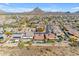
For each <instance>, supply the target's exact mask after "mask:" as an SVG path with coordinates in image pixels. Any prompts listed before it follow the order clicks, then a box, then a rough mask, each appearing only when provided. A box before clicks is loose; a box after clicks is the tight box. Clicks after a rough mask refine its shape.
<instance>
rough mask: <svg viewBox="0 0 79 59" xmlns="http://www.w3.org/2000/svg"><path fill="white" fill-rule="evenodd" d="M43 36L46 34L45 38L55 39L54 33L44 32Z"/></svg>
mask: <svg viewBox="0 0 79 59" xmlns="http://www.w3.org/2000/svg"><path fill="white" fill-rule="evenodd" d="M45 36H46V39H55V38H56V37H55V35H54V34H52V33H49V34H45Z"/></svg>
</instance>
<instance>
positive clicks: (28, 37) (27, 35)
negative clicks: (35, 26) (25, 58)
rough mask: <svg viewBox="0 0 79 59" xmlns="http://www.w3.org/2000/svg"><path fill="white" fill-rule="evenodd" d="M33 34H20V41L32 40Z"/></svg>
mask: <svg viewBox="0 0 79 59" xmlns="http://www.w3.org/2000/svg"><path fill="white" fill-rule="evenodd" d="M33 36H34V33H33V32H25V33H23V34H22V39H23V40H24V41H30V40H32V39H33Z"/></svg>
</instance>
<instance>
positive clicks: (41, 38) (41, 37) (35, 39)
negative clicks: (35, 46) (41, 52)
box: [33, 34, 45, 43]
mask: <svg viewBox="0 0 79 59" xmlns="http://www.w3.org/2000/svg"><path fill="white" fill-rule="evenodd" d="M44 39H45V36H44V34H34V36H33V42H35V43H36V42H44Z"/></svg>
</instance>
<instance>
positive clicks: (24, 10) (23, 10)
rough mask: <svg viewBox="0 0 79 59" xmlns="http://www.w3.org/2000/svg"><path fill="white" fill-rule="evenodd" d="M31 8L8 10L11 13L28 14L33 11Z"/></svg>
mask: <svg viewBox="0 0 79 59" xmlns="http://www.w3.org/2000/svg"><path fill="white" fill-rule="evenodd" d="M31 10H32V9H31V8H15V9H14V8H10V9H8V11H9V12H28V11H31Z"/></svg>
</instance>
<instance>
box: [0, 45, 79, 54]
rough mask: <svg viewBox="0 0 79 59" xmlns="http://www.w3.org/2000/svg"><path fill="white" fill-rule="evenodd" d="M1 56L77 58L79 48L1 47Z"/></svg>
mask: <svg viewBox="0 0 79 59" xmlns="http://www.w3.org/2000/svg"><path fill="white" fill-rule="evenodd" d="M0 55H1V56H77V55H79V47H50V46H49V47H48V46H43V47H42V46H41V47H40V46H30V47H25V48H23V49H20V48H18V47H0Z"/></svg>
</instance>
